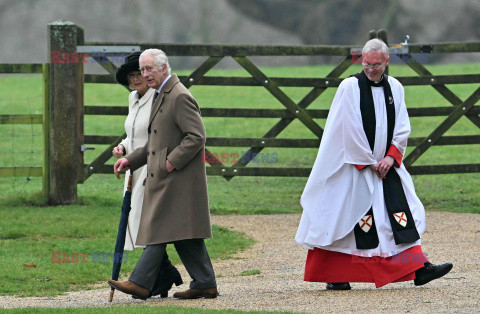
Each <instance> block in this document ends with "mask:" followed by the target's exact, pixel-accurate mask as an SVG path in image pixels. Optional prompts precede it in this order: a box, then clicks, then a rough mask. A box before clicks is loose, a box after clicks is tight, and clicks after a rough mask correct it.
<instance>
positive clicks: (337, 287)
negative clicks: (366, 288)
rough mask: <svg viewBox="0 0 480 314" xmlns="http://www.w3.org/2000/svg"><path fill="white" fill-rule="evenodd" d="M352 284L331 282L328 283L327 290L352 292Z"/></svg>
mask: <svg viewBox="0 0 480 314" xmlns="http://www.w3.org/2000/svg"><path fill="white" fill-rule="evenodd" d="M350 289H352V287H350V283H348V282H329V283H327V290H350Z"/></svg>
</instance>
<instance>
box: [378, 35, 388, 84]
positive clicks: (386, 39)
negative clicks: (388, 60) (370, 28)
mask: <svg viewBox="0 0 480 314" xmlns="http://www.w3.org/2000/svg"><path fill="white" fill-rule="evenodd" d="M377 37H378V38H379V39H381V40H382V41H383V42H384V43H385V44H386V45H387V46H388V38H387V31H386V30H384V29H383V28H382V29H379V30H378V32H377ZM385 74H387V75H388V66H387V67H386V68H385Z"/></svg>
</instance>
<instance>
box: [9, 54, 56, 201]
mask: <svg viewBox="0 0 480 314" xmlns="http://www.w3.org/2000/svg"><path fill="white" fill-rule="evenodd" d="M0 74H41V75H42V82H43V88H42V89H43V100H42V107H43V113H42V114H14V115H12V114H9V115H5V114H2V115H0V124H3V125H5V124H26V125H30V124H42V125H43V128H42V133H43V166H42V167H0V177H42V185H43V197H44V199H45V200H48V191H49V185H48V184H49V179H48V178H49V172H50V171H49V162H48V161H49V153H48V147H49V137H48V136H47V135H48V130H49V119H48V118H46V117H48V116H49V114H48V110H49V108H48V97H49V96H48V95H49V88H48V83H49V80H50V77H49V75H50V65H49V64H47V63H45V64H38V63H37V64H19V63H17V64H13V63H10V64H0Z"/></svg>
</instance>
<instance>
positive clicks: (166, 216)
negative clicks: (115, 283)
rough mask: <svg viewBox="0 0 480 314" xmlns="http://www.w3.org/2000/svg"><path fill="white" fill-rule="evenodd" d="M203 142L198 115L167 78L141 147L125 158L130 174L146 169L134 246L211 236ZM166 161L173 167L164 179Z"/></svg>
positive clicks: (174, 80) (194, 105)
mask: <svg viewBox="0 0 480 314" xmlns="http://www.w3.org/2000/svg"><path fill="white" fill-rule="evenodd" d="M205 141H206V135H205V127H204V125H203V122H202V118H201V115H200V109H199V107H198V105H197V103H196V101H195V100H194V99H193V97H192V95H191V94H190V92H189V91H188V89H187V88H186V87H185V86H184V85H183V84H182V83H180V81H179V79H178V77H177V76H176V75H175V74H172V76H171V78H170V79H169V80H168V81H167V82H166V83H165V85H164V86H163V88H162V90H161V91H160V94H159V95H158V97H157V98H156V100H155V101H154V103H153V105H152V111H151V116H150V121H149V127H148V142H147V145H145V146H144V147H142V148H138V149H136V150H135V151H134V152H132V153H131V154H129V155H127V156H126V158H127V160H128V161H129V163H130V168H131V169H132V170H133V171H135V170H136V169H138V168H140V167H141V166H143V165H145V164H147V180H146V185H145V196H144V201H143V210H142V217H141V220H140V229H139V231H138V236H137V243H136V244H137V245H151V244H157V243H169V242H173V241H179V240H186V239H195V238H210V237H211V236H212V230H211V226H210V211H209V207H208V194H207V177H206V169H205V163H204V160H203V158H202V155H203V152H204V150H205ZM167 159H168V160H169V161H170V163H171V164H172V165H173V166H174V167H175V170H173V171H172V172H170V173H169V172H168V171H167V169H166V165H165V162H166V160H167Z"/></svg>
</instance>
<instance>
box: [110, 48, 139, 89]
mask: <svg viewBox="0 0 480 314" xmlns="http://www.w3.org/2000/svg"><path fill="white" fill-rule="evenodd" d="M141 54H142V52H141V51H135V52H132V53H131V54H129V55H128V56H127V62H125V63H124V64H122V66H121V67H120V68H119V69H118V70H117V74H115V78H116V79H117V82H118V83H120V84H122V85H123V86H127V87H128V85H129V84H128V77H127V75H128V74H129V73H131V72H133V71H140V65H139V61H138V60H139V58H140V55H141Z"/></svg>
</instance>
